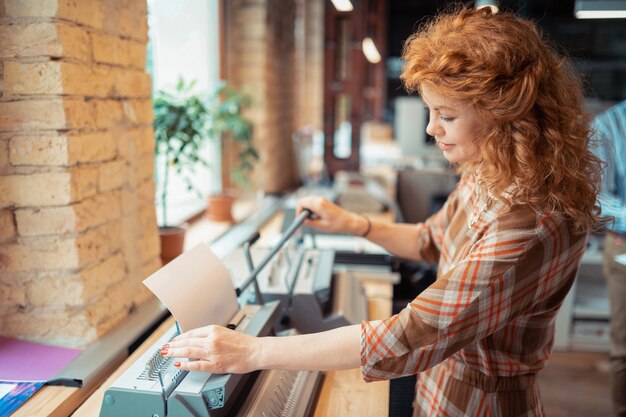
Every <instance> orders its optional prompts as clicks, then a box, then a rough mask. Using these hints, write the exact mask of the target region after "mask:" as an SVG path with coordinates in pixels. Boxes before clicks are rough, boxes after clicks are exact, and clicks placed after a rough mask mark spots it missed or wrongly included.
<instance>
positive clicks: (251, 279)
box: [235, 208, 314, 297]
mask: <svg viewBox="0 0 626 417" xmlns="http://www.w3.org/2000/svg"><path fill="white" fill-rule="evenodd" d="M313 215H314V213H313V211H311V210H310V209H308V208H305V209H303V210H302V212H301V213H300V214H299V215H298V217H296V218H295V220H294V221H293V222H292V223H291V224H290V225H289V227H288V228H287V230H285V233H283V235H282V236H281V237H280V240H279V241H278V243H276V245H274V247H273V248H272V249H271V250H270V253H269V254H268V255H267V256H266V257H265V258H263V259H262V260H261V262H260V263H259V265H258V266H257V267H256V268H254V270H253V271H252V272H251V273H250V275H248V278H246V280H245V281H244V282H243V284H242V285H241V286H240V287H239V288H237V289H236V290H235V291H236V292H237V297H239V296H240V295H241V293H242V292H244V291H245V290H246V288H248V286H249V285H250V284H251V283H252V282H255V283H256V285H257V286H258V283H257V281H256V277H257V275H258V274H259V272H261V271H262V270H263V268H265V266H266V265H267V264H268V263H269V261H270V260H271V259H272V257H273V256H274V255H276V253H278V251H279V250H280V248H281V247H282V246H283V245H284V244H285V242H286V241H287V240H288V239H289V238H290V237H291V236H292V235H293V234H294V232H295V231H296V230H297V229H298V228H299V227H300V226H302V223H304V221H305V220H306V219H308V218H310V217H312V216H313Z"/></svg>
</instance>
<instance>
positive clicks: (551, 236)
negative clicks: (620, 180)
mask: <svg viewBox="0 0 626 417" xmlns="http://www.w3.org/2000/svg"><path fill="white" fill-rule="evenodd" d="M511 217H514V215H513V216H511ZM544 220H545V221H544V222H543V226H542V230H541V231H539V228H538V229H537V231H535V230H534V229H532V228H531V229H530V231H529V230H521V229H519V230H512V229H508V230H506V228H505V230H503V231H502V232H499V233H493V234H491V235H488V234H487V235H485V237H484V238H483V239H481V240H479V241H478V242H476V244H475V245H474V246H473V247H472V249H471V250H470V252H469V254H468V256H467V257H465V258H464V260H463V261H462V262H460V263H458V264H457V265H455V266H453V267H451V268H450V269H449V270H447V271H443V272H442V273H441V275H440V276H439V277H438V278H437V280H436V281H435V283H434V284H432V285H431V286H430V287H429V288H427V289H426V290H425V291H424V292H423V293H421V294H420V295H419V296H418V297H417V298H415V299H414V300H413V301H412V302H411V303H410V304H408V305H407V306H406V307H405V308H404V309H403V310H402V311H401V312H400V313H398V314H396V315H394V316H392V317H391V318H390V319H387V320H378V321H370V322H367V321H364V322H362V323H361V372H362V375H363V378H364V379H365V380H366V381H374V380H380V379H390V378H397V377H400V376H404V375H411V374H415V373H418V372H421V371H424V370H426V369H428V368H430V367H432V366H434V365H436V364H438V363H440V362H441V361H443V360H444V359H446V358H447V357H448V356H450V355H451V354H453V353H454V352H456V351H459V350H460V349H462V348H463V347H465V346H467V345H468V344H470V343H473V342H475V341H478V340H481V339H483V338H485V337H486V336H488V335H490V334H492V333H494V332H496V331H498V330H499V329H501V328H502V327H504V326H505V325H506V324H507V323H509V322H510V321H511V320H513V319H515V318H516V317H518V316H520V315H521V314H523V313H524V312H525V311H529V310H530V309H531V308H532V307H533V306H534V305H535V304H537V303H538V302H548V303H549V302H553V303H554V305H555V307H556V306H558V305H560V303H561V300H562V296H556V297H554V298H553V299H551V300H548V299H549V298H550V297H551V295H553V294H554V293H557V292H559V290H563V289H565V290H567V289H569V286H570V285H571V283H572V282H573V279H574V276H575V273H576V269H577V266H578V260H579V259H580V257H581V256H582V254H583V252H584V249H585V244H586V238H585V237H586V236H573V235H571V234H570V232H569V230H568V229H567V227H566V226H565V224H564V222H560V223H559V222H556V221H555V220H553V219H550V218H548V219H544ZM509 221H510V222H515V221H516V220H515V219H514V218H510V219H509ZM505 223H506V221H505ZM518 224H519V221H518ZM540 226H541V225H540ZM559 293H560V292H559ZM560 294H561V293H560Z"/></svg>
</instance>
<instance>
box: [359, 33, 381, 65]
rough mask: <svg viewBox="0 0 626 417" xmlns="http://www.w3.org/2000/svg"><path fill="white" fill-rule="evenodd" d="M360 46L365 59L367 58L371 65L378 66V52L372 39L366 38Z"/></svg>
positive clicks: (379, 58) (379, 57)
mask: <svg viewBox="0 0 626 417" xmlns="http://www.w3.org/2000/svg"><path fill="white" fill-rule="evenodd" d="M361 46H362V48H363V55H365V58H367V60H368V61H369V62H371V63H372V64H378V63H379V62H380V60H381V56H380V52H378V48H377V47H376V44H375V43H374V40H373V39H372V38H370V37H369V36H368V37H367V38H365V39H363V42H362V44H361Z"/></svg>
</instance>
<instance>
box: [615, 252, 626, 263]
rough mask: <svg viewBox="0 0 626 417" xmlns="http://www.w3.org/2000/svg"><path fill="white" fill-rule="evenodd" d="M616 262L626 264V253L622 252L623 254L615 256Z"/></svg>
mask: <svg viewBox="0 0 626 417" xmlns="http://www.w3.org/2000/svg"><path fill="white" fill-rule="evenodd" d="M615 262H617V263H620V264H622V265H624V266H626V253H622V254H621V255H617V256H615Z"/></svg>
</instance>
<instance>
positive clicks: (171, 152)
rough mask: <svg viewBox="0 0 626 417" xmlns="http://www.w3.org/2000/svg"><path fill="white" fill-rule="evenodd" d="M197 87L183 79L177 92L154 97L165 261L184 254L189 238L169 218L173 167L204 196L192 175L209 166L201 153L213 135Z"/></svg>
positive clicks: (190, 186)
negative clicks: (171, 170)
mask: <svg viewBox="0 0 626 417" xmlns="http://www.w3.org/2000/svg"><path fill="white" fill-rule="evenodd" d="M193 86H194V82H191V83H189V84H186V83H185V82H184V81H183V80H182V79H180V80H179V81H178V83H177V85H176V89H175V91H174V92H173V93H170V92H167V91H158V92H157V93H156V95H155V98H154V123H153V125H154V136H155V140H156V145H155V156H156V161H157V169H156V170H155V171H156V173H157V175H160V181H158V185H159V187H158V191H157V192H158V195H157V204H159V208H160V212H161V218H160V219H159V224H160V227H159V232H160V236H161V260H162V262H163V264H166V263H167V262H169V261H171V260H172V259H174V258H175V257H176V256H178V255H180V253H182V251H183V246H184V241H185V228H184V227H179V226H174V225H171V224H170V223H169V221H168V220H169V219H168V200H167V196H168V192H169V189H168V186H169V184H170V169H171V168H173V169H174V170H175V171H176V173H177V174H178V175H179V176H180V177H181V178H182V179H183V181H185V184H186V185H187V189H188V190H192V191H195V192H196V193H197V194H198V195H199V196H201V195H202V193H201V191H200V190H198V189H197V187H196V186H195V185H194V183H193V181H192V178H191V176H192V175H193V174H194V171H195V170H194V168H195V167H196V166H197V165H198V164H201V165H204V166H209V164H208V162H207V161H206V160H204V159H203V158H202V157H201V156H200V153H199V151H200V148H201V146H202V145H203V144H204V142H205V141H206V140H207V139H208V138H209V136H208V133H207V122H208V118H209V109H208V106H207V103H206V100H205V99H204V98H203V97H201V96H200V95H197V94H193V93H192V88H193ZM216 159H219V158H216Z"/></svg>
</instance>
